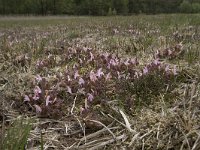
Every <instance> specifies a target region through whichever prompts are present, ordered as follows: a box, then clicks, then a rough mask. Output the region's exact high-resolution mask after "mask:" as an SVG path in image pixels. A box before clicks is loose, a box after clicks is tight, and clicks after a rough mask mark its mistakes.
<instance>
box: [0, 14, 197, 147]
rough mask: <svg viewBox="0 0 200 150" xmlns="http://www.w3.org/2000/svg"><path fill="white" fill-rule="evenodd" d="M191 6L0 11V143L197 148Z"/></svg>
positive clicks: (194, 18)
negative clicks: (91, 12)
mask: <svg viewBox="0 0 200 150" xmlns="http://www.w3.org/2000/svg"><path fill="white" fill-rule="evenodd" d="M199 41H200V15H199V14H169V15H137V16H112V17H69V16H57V17H52V16H48V17H33V16H30V17H27V16H24V17H17V16H16V17H0V103H1V105H0V128H1V130H0V135H1V136H0V139H1V140H0V141H1V143H0V149H2V150H4V149H5V150H6V149H13V150H14V149H16V150H17V149H30V150H32V149H145V150H146V149H148V150H153V149H170V150H176V149H181V150H184V149H191V150H198V149H200V95H199V94H200V93H199V90H200V49H199V47H200V42H199Z"/></svg>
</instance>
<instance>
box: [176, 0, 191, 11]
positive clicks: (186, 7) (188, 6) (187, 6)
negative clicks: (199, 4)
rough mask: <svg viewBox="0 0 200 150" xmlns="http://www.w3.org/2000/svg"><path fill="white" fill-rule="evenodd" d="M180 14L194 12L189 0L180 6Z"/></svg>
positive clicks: (185, 0)
mask: <svg viewBox="0 0 200 150" xmlns="http://www.w3.org/2000/svg"><path fill="white" fill-rule="evenodd" d="M179 8H180V12H182V13H191V12H192V5H191V3H190V2H189V1H188V0H184V1H183V2H182V3H181V4H180V7H179Z"/></svg>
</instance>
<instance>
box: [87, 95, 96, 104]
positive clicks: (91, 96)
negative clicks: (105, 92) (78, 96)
mask: <svg viewBox="0 0 200 150" xmlns="http://www.w3.org/2000/svg"><path fill="white" fill-rule="evenodd" d="M87 95H88V97H87V99H88V100H89V101H90V102H92V101H93V99H94V96H93V95H92V94H90V93H87Z"/></svg>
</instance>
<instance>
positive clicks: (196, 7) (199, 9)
mask: <svg viewBox="0 0 200 150" xmlns="http://www.w3.org/2000/svg"><path fill="white" fill-rule="evenodd" d="M192 12H193V13H200V3H193V4H192Z"/></svg>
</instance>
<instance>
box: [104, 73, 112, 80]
mask: <svg viewBox="0 0 200 150" xmlns="http://www.w3.org/2000/svg"><path fill="white" fill-rule="evenodd" d="M111 78H112V76H111V73H110V72H109V73H108V74H107V75H106V77H105V79H106V81H108V80H110V79H111Z"/></svg>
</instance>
